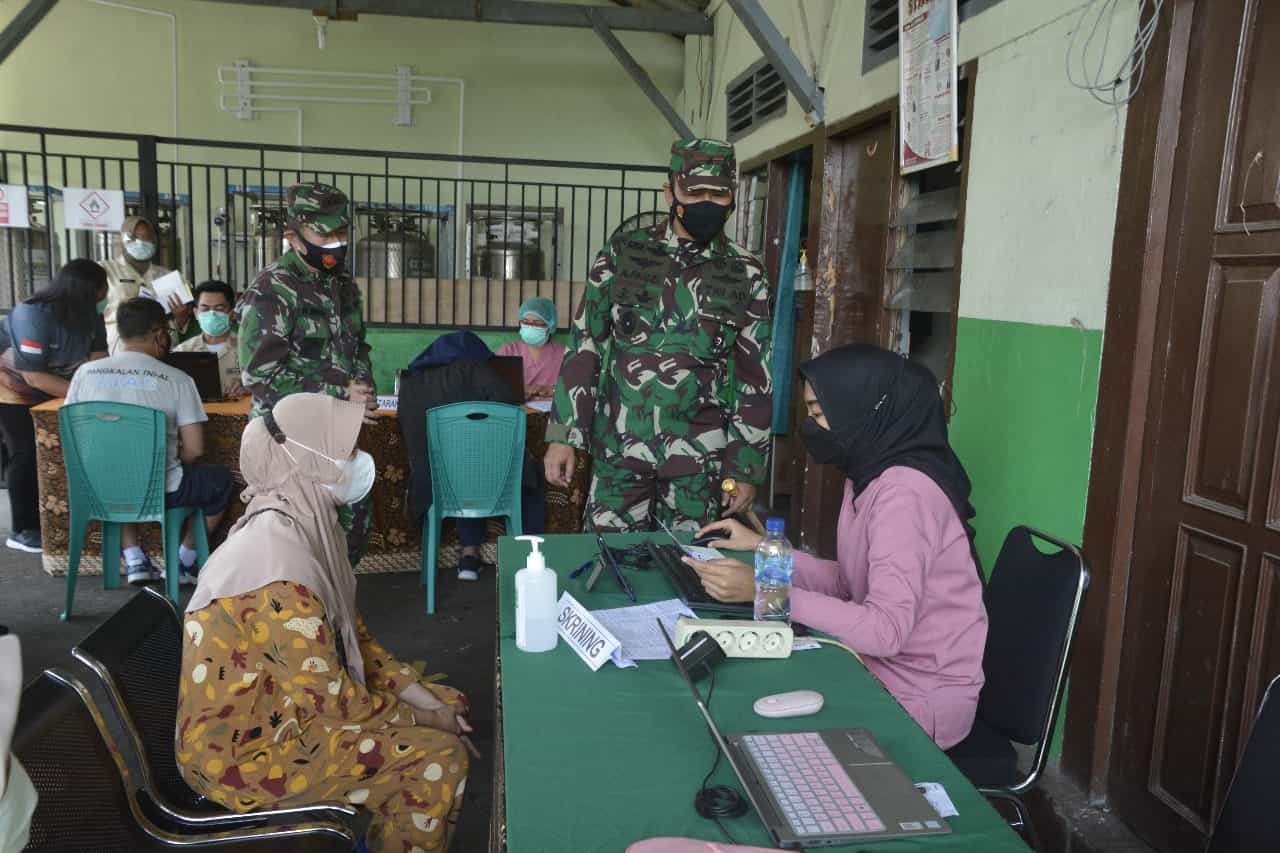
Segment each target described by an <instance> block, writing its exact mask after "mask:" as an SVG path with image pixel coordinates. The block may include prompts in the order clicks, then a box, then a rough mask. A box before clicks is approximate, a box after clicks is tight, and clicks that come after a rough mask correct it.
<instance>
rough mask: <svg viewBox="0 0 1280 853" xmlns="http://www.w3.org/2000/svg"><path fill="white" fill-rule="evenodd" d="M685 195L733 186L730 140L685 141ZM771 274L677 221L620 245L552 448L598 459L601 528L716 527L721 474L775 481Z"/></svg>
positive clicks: (572, 351) (571, 353)
mask: <svg viewBox="0 0 1280 853" xmlns="http://www.w3.org/2000/svg"><path fill="white" fill-rule="evenodd" d="M671 172H672V176H673V180H675V181H679V182H680V186H681V187H682V188H684V189H685V190H686V191H699V190H701V189H704V188H707V187H714V188H729V189H732V188H733V179H734V174H733V173H734V162H733V149H732V147H731V146H729V145H728V144H727V143H722V142H713V141H709V140H682V141H680V142H677V143H676V144H675V145H674V146H672V163H671ZM770 330H771V325H770V304H769V285H768V281H767V280H766V278H765V273H764V268H763V265H762V264H761V263H760V261H758V260H757V259H756V258H755V257H753V256H752V255H751V254H749V253H748V252H747V251H746V250H745V249H743V248H742V247H741V246H738V245H737V244H735V243H733V242H731V241H729V240H728V239H727V238H725V237H724V235H723V234H721V235H720V236H718V237H716V238H715V239H714V240H712V241H711V243H709V244H707V245H699V244H697V243H694V242H693V241H690V240H684V239H680V238H678V237H677V236H676V233H675V231H674V227H673V226H672V224H671V223H670V222H668V223H665V224H663V225H658V226H654V227H652V228H648V229H644V230H640V231H633V232H630V233H621V234H617V235H615V236H614V237H613V238H612V239H611V240H610V241H609V244H608V245H607V246H606V247H605V248H604V250H602V251H601V252H600V254H599V256H597V258H596V260H595V263H594V264H593V265H592V268H591V272H590V275H589V276H588V280H587V289H586V292H585V294H584V295H583V298H582V301H581V303H580V304H579V306H578V312H577V315H576V317H575V318H574V323H573V341H572V344H571V345H570V347H569V350H568V352H567V353H566V355H565V359H564V363H563V365H562V367H561V370H560V380H559V384H558V386H557V388H556V395H555V403H554V408H553V411H552V417H551V422H550V423H549V425H548V427H547V439H548V440H549V441H552V442H558V443H562V444H568V445H570V446H572V447H576V448H580V449H588V450H590V452H591V454H592V456H593V457H594V467H593V470H592V482H591V500H590V505H591V511H592V515H593V518H594V520H595V522H596V524H597V526H599V527H600V528H601V529H614V530H645V529H652V527H653V524H654V519H655V518H657V519H661V520H662V521H663V523H666V524H668V525H669V526H672V527H675V528H678V529H686V530H687V529H690V528H695V527H697V526H699V525H701V524H703V523H706V522H707V521H710V520H712V519H714V518H718V517H719V516H720V512H721V510H720V506H721V491H720V482H721V479H722V478H723V477H732V478H734V479H736V480H739V481H740V482H745V483H752V484H759V483H760V482H761V481H762V480H763V479H764V476H765V473H766V459H767V457H768V447H769V426H770V421H771V417H772V387H771V379H770V375H769V337H770Z"/></svg>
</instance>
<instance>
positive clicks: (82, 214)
mask: <svg viewBox="0 0 1280 853" xmlns="http://www.w3.org/2000/svg"><path fill="white" fill-rule="evenodd" d="M62 215H63V216H64V217H66V221H67V227H68V228H70V229H73V230H78V231H119V230H120V229H121V227H123V226H124V193H123V192H121V191H120V190H94V189H89V190H85V189H79V188H77V187H63V188H62Z"/></svg>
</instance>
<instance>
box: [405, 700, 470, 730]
mask: <svg viewBox="0 0 1280 853" xmlns="http://www.w3.org/2000/svg"><path fill="white" fill-rule="evenodd" d="M415 711H416V713H415V714H414V717H416V718H417V720H418V724H419V725H423V726H430V727H431V728H433V729H439V730H440V731H442V732H450V733H451V734H455V735H465V734H468V733H469V732H470V731H471V723H469V722H467V718H466V717H464V716H462V715H461V714H459V713H457V712H456V711H454V710H453V709H452V708H450V707H448V706H447V705H442V706H440V707H439V708H434V709H432V710H429V711H428V710H423V709H422V708H416V709H415Z"/></svg>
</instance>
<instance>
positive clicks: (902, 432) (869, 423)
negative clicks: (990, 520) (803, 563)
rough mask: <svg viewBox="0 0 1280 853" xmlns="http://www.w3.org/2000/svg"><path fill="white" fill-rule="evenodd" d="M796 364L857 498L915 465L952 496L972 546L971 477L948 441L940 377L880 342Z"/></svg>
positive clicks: (858, 345)
mask: <svg viewBox="0 0 1280 853" xmlns="http://www.w3.org/2000/svg"><path fill="white" fill-rule="evenodd" d="M799 369H800V375H801V376H803V377H804V378H805V380H806V381H807V382H808V383H809V385H810V386H811V387H812V388H813V393H814V396H816V397H817V398H818V403H819V404H820V405H821V406H822V413H823V414H824V415H825V416H826V418H827V423H828V424H829V425H830V428H831V435H830V438H831V439H832V440H834V442H835V443H837V444H839V445H840V447H841V448H842V449H843V451H844V453H843V460H842V462H841V463H837V464H838V465H839V467H840V468H841V469H842V470H843V471H844V473H845V476H847V477H848V478H849V480H850V481H851V482H852V483H853V492H854V495H855V496H856V495H858V494H861V493H862V491H863V490H864V489H865V488H866V487H867V485H868V484H870V483H871V481H872V480H874V479H875V478H876V477H879V476H880V475H881V474H883V473H884V472H885V471H886V470H887V469H889V468H892V467H894V466H898V465H901V466H903V467H906V468H914V469H916V470H917V471H919V472H921V473H922V474H924V475H925V476H927V477H928V478H929V479H931V480H933V482H935V483H937V484H938V488H940V489H942V491H943V493H944V494H946V496H947V497H948V498H949V499H950V501H951V505H952V506H953V507H955V510H956V514H957V515H959V516H960V521H961V523H963V524H964V528H965V532H967V533H968V534H969V542H970V544H971V546H972V542H973V528H972V527H971V526H970V525H969V519H971V518H973V517H974V515H975V514H976V513H975V511H974V509H973V505H972V504H970V503H969V492H970V490H971V487H970V484H969V475H968V474H966V473H965V470H964V466H963V465H962V464H960V460H959V459H958V458H957V457H956V454H955V452H954V451H953V450H952V449H951V445H950V443H949V442H948V441H947V419H946V417H945V415H944V413H943V409H942V398H941V397H940V396H939V395H938V380H937V379H935V378H934V376H933V374H932V373H930V372H929V370H928V368H925V367H922V366H921V365H919V364H916V363H915V362H912V361H908V360H907V359H905V358H903V357H902V356H900V355H897V354H896V353H892V352H889V351H888V350H883V349H880V348H879V347H874V346H869V345H867V344H853V345H850V346H844V347H840V348H838V349H834V350H831V351H830V352H827V353H824V354H822V355H820V356H819V357H817V358H815V359H814V360H812V361H807V362H805V363H804V364H802V365H800V368H799ZM974 553H975V559H977V557H976V553H977V552H976V551H975V552H974Z"/></svg>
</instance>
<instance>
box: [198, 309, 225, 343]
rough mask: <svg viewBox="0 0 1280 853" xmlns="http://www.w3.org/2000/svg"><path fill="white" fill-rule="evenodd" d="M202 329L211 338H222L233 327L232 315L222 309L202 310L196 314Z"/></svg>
mask: <svg viewBox="0 0 1280 853" xmlns="http://www.w3.org/2000/svg"><path fill="white" fill-rule="evenodd" d="M196 322H197V323H199V324H200V331H202V332H204V333H205V334H206V335H208V336H209V337H211V338H220V337H222V336H223V335H225V334H226V333H227V331H228V330H229V329H230V328H231V315H230V314H227V313H224V312H222V311H201V312H200V313H199V314H196Z"/></svg>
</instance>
